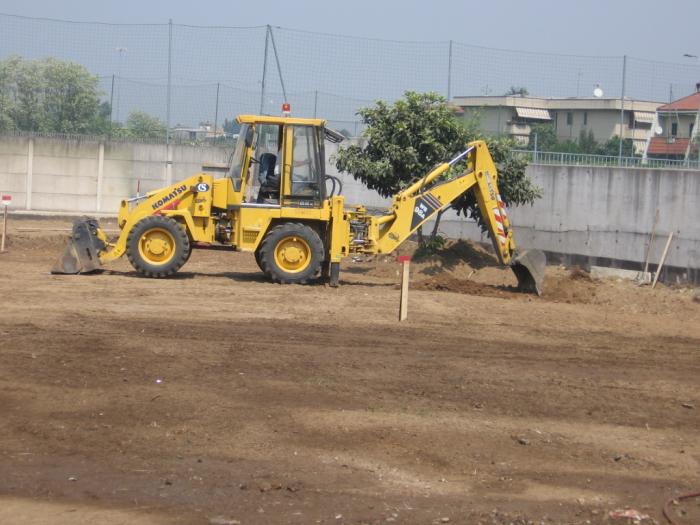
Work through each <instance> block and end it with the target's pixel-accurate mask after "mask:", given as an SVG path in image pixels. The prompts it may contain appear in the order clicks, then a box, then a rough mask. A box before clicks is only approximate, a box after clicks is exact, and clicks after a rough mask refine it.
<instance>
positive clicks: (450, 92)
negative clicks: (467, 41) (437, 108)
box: [447, 40, 452, 102]
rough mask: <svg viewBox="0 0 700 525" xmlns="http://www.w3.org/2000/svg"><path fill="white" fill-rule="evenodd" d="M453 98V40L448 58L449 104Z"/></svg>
mask: <svg viewBox="0 0 700 525" xmlns="http://www.w3.org/2000/svg"><path fill="white" fill-rule="evenodd" d="M450 97H452V40H450V48H449V52H448V56H447V102H449V101H450Z"/></svg>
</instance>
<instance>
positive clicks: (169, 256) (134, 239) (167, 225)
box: [126, 215, 192, 278]
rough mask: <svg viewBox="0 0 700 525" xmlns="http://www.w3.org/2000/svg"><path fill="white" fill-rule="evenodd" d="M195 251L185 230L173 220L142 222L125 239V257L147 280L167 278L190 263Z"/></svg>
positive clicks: (150, 218) (161, 217)
mask: <svg viewBox="0 0 700 525" xmlns="http://www.w3.org/2000/svg"><path fill="white" fill-rule="evenodd" d="M191 251H192V247H191V246H190V239H189V237H188V236H187V232H185V229H184V228H183V227H182V226H180V224H179V223H178V222H177V221H176V220H175V219H171V218H170V217H163V216H162V215H152V216H150V217H146V218H145V219H141V220H140V221H139V222H137V223H136V225H135V226H134V227H133V228H132V229H131V231H130V232H129V235H128V236H127V238H126V256H127V257H128V258H129V262H130V263H131V265H132V266H133V267H134V269H135V270H136V271H138V272H139V273H142V274H143V275H145V276H146V277H156V278H160V277H168V276H170V275H172V274H174V273H175V272H177V271H178V270H179V269H180V268H181V267H182V265H183V264H185V263H186V262H187V260H188V259H189V256H190V253H191Z"/></svg>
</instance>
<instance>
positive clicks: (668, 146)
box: [646, 82, 700, 160]
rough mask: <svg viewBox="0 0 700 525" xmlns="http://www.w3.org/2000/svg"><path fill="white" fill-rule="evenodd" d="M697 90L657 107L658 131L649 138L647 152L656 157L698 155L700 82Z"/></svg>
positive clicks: (655, 124) (682, 157)
mask: <svg viewBox="0 0 700 525" xmlns="http://www.w3.org/2000/svg"><path fill="white" fill-rule="evenodd" d="M695 90H696V91H695V93H693V94H692V95H688V96H687V97H683V98H681V99H679V100H676V101H674V102H671V103H670V104H664V105H663V106H660V107H659V108H658V109H657V110H656V118H655V120H654V128H655V134H654V136H652V137H650V138H649V140H648V141H647V142H648V143H647V148H646V156H647V157H649V158H655V159H670V160H689V159H693V160H694V159H696V158H697V151H698V143H697V138H698V137H699V136H700V135H699V134H698V133H699V128H700V123H699V120H698V119H700V82H698V84H697V85H696V86H695Z"/></svg>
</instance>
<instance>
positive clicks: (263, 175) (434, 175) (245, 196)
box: [53, 115, 545, 293]
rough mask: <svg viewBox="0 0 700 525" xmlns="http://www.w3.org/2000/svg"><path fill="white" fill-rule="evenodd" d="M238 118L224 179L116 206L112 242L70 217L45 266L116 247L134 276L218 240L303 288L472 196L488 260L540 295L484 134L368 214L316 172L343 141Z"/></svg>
mask: <svg viewBox="0 0 700 525" xmlns="http://www.w3.org/2000/svg"><path fill="white" fill-rule="evenodd" d="M237 121H238V123H239V124H240V126H241V127H240V133H239V138H238V141H237V143H236V146H235V149H234V151H233V153H232V155H231V160H230V165H229V168H228V173H227V176H225V177H221V178H214V177H213V176H212V175H210V174H207V173H198V174H196V175H193V176H191V177H190V178H188V179H185V180H182V181H180V182H177V183H175V184H173V185H171V186H168V187H165V188H162V189H158V190H155V191H151V192H149V193H147V194H145V195H141V196H136V197H134V198H131V199H127V200H124V201H122V203H121V206H120V209H119V216H118V225H119V228H120V230H121V233H120V235H119V237H118V238H116V239H115V240H114V241H110V240H109V239H108V238H107V236H106V235H105V233H104V232H103V230H102V229H101V228H100V226H99V224H98V222H97V221H96V220H95V219H82V220H79V221H76V222H75V224H74V225H73V231H72V234H71V238H70V242H69V244H68V246H67V248H66V250H65V253H64V254H63V255H62V256H61V257H60V259H59V260H58V262H57V263H56V266H55V267H54V269H53V272H54V273H69V274H74V273H84V272H90V271H93V270H96V269H98V268H99V267H100V266H102V265H103V264H105V263H108V262H110V261H113V260H115V259H117V258H119V257H121V256H122V255H124V254H126V256H127V257H128V258H129V261H130V262H131V264H132V266H133V267H134V268H135V269H136V270H137V271H138V272H140V273H142V274H143V275H146V276H148V277H167V276H169V275H172V274H174V273H175V272H177V271H178V270H179V269H180V268H181V267H182V266H183V265H184V264H185V263H186V262H187V260H188V259H189V257H190V254H191V253H192V250H193V249H194V248H207V247H214V246H225V247H229V248H231V249H235V250H239V251H244V252H251V253H254V254H255V260H256V261H257V263H258V266H259V267H260V269H261V270H262V272H263V273H264V274H265V275H266V276H267V277H268V278H269V279H270V280H272V281H275V282H279V283H305V282H307V281H310V280H316V278H317V277H319V276H320V277H321V278H322V279H323V280H325V281H326V282H329V283H330V285H331V286H337V285H338V281H339V274H340V262H341V260H342V259H343V258H344V257H347V256H349V255H351V254H389V253H391V252H393V251H394V250H395V249H396V248H397V247H398V246H399V245H400V244H401V243H402V242H404V241H405V240H406V239H408V238H409V236H410V235H411V234H412V233H414V232H415V231H416V230H417V229H418V227H420V226H421V225H423V224H425V223H426V222H427V221H429V220H430V219H431V217H433V216H434V215H435V214H436V213H437V212H439V211H441V210H444V209H446V208H448V207H449V206H450V205H451V204H452V203H453V202H454V201H455V200H456V199H457V198H458V197H460V196H461V195H462V194H464V193H465V192H467V191H473V192H474V193H475V196H476V200H477V202H478V205H479V209H480V210H481V214H482V216H483V219H484V221H485V223H486V225H487V227H488V231H489V234H490V237H491V240H492V241H493V246H494V248H495V252H496V255H497V257H498V259H499V261H500V262H501V263H502V264H504V265H509V266H510V267H511V268H512V269H513V271H514V273H515V275H516V277H517V279H518V284H519V287H520V288H521V289H522V290H524V291H527V292H532V293H539V291H540V285H541V282H542V279H543V277H544V266H545V258H544V254H543V253H542V252H539V251H534V250H532V251H529V252H524V253H522V254H520V256H519V257H516V256H515V255H516V254H515V241H514V240H513V231H512V229H511V226H510V222H509V220H508V215H507V213H506V208H505V204H504V203H503V202H502V200H501V197H500V195H499V191H498V174H497V172H496V166H495V165H494V162H493V159H492V158H491V155H490V153H489V151H488V148H487V146H486V144H485V143H484V142H483V141H476V142H472V143H470V144H468V145H467V146H466V149H465V150H464V151H463V152H461V153H460V154H459V155H456V156H455V157H454V158H453V159H452V160H449V161H448V162H444V163H442V164H439V165H438V166H437V167H435V168H434V169H433V170H432V171H431V172H430V173H428V174H425V175H423V176H422V177H420V178H417V180H416V181H415V182H414V183H413V184H411V185H410V186H409V187H407V188H406V189H404V190H403V191H401V192H400V193H398V194H396V195H395V196H394V197H393V202H392V205H391V207H390V208H388V209H387V210H385V211H384V212H383V213H380V214H374V213H370V212H369V211H368V210H367V209H366V208H365V207H364V206H361V205H360V206H354V207H346V205H345V198H344V197H343V196H342V195H340V192H341V191H342V184H341V181H340V180H339V179H338V178H337V177H333V176H330V175H326V174H325V153H324V141H325V140H329V141H331V142H336V143H337V142H340V141H341V140H342V139H343V138H344V137H343V136H342V135H340V134H339V133H337V132H335V131H333V130H331V129H329V128H327V127H326V123H325V121H324V120H320V119H302V118H292V117H286V116H282V117H270V116H256V115H241V116H239V117H238V119H237ZM328 186H330V187H331V189H330V191H329V190H328Z"/></svg>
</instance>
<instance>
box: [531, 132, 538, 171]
mask: <svg viewBox="0 0 700 525" xmlns="http://www.w3.org/2000/svg"><path fill="white" fill-rule="evenodd" d="M532 162H534V163H535V164H537V132H536V131H535V154H534V155H533V156H532Z"/></svg>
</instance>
